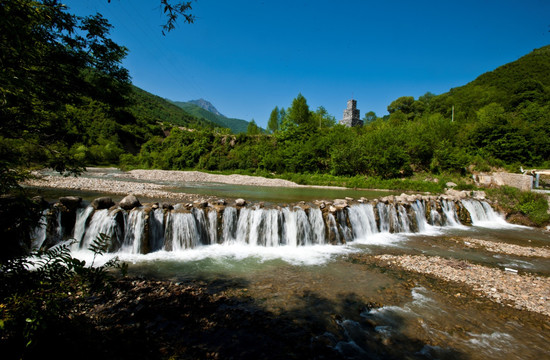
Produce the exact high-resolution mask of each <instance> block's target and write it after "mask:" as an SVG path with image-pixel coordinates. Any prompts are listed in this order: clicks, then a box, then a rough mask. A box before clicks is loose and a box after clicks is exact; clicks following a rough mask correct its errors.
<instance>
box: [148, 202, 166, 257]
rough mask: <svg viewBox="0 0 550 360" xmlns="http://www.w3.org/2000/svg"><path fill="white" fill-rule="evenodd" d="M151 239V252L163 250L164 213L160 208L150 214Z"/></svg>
mask: <svg viewBox="0 0 550 360" xmlns="http://www.w3.org/2000/svg"><path fill="white" fill-rule="evenodd" d="M149 239H150V241H149V243H150V246H151V251H158V250H161V249H162V247H163V246H164V211H163V210H162V209H160V208H158V209H154V210H152V211H151V212H150V213H149Z"/></svg>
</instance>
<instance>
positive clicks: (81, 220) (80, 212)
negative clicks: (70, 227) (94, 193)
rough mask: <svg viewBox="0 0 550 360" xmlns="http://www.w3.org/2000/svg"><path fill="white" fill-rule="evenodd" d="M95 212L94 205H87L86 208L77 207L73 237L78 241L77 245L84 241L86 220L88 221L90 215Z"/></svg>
mask: <svg viewBox="0 0 550 360" xmlns="http://www.w3.org/2000/svg"><path fill="white" fill-rule="evenodd" d="M93 212H94V208H93V207H92V206H87V207H85V208H81V209H77V211H76V221H75V225H74V231H73V234H74V235H73V237H74V239H75V241H76V244H77V246H79V245H80V243H81V242H82V237H83V236H84V233H85V232H86V222H87V221H88V219H89V217H90V215H91V214H92V213H93Z"/></svg>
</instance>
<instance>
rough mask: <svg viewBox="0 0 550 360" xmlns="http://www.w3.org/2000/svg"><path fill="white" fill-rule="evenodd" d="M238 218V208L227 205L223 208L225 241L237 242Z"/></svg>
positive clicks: (223, 237) (223, 236)
mask: <svg viewBox="0 0 550 360" xmlns="http://www.w3.org/2000/svg"><path fill="white" fill-rule="evenodd" d="M237 219H238V217H237V209H235V208H234V207H226V208H225V209H224V210H223V219H222V222H223V231H222V239H223V240H224V241H225V242H228V243H231V242H235V240H236V238H237Z"/></svg>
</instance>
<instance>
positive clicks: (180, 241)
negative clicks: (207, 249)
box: [165, 212, 201, 251]
mask: <svg viewBox="0 0 550 360" xmlns="http://www.w3.org/2000/svg"><path fill="white" fill-rule="evenodd" d="M168 226H170V229H171V232H170V233H171V237H170V239H168V241H167V242H168V243H169V244H171V247H172V248H171V249H170V250H172V251H180V250H185V249H192V248H195V247H197V246H199V245H201V243H200V234H199V230H198V228H197V223H196V221H195V217H194V216H193V214H192V213H179V212H174V213H171V214H170V223H169V224H168ZM165 250H169V249H165Z"/></svg>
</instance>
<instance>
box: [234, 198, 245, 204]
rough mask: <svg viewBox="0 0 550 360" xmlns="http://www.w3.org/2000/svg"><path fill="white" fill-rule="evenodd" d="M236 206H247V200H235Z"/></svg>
mask: <svg viewBox="0 0 550 360" xmlns="http://www.w3.org/2000/svg"><path fill="white" fill-rule="evenodd" d="M235 205H236V206H245V205H246V200H245V199H237V200H235Z"/></svg>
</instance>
